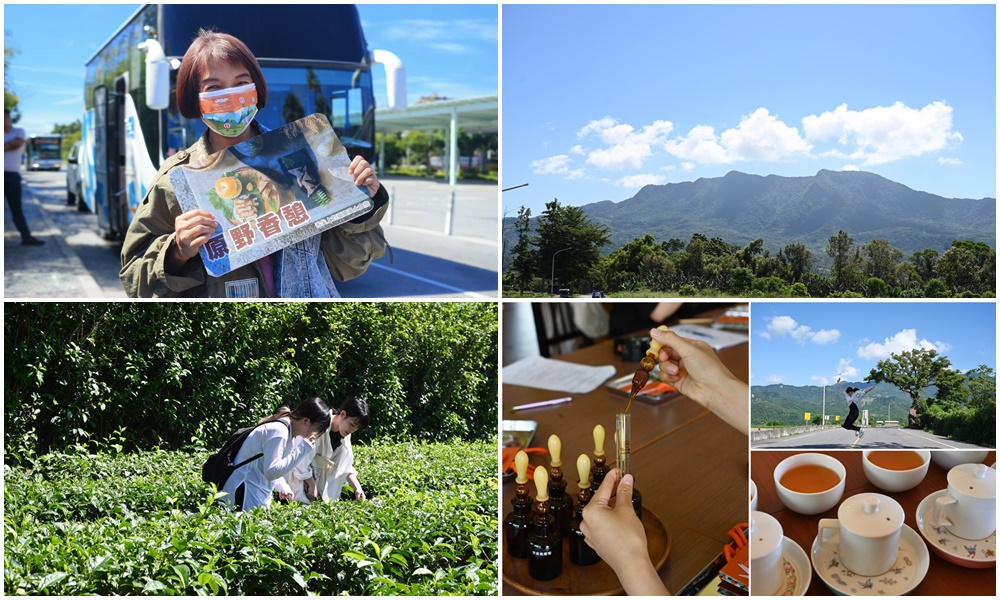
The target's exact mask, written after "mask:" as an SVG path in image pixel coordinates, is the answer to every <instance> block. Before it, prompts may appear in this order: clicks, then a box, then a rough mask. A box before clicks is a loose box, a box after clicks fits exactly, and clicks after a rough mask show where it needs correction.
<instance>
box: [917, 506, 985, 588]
mask: <svg viewBox="0 0 1000 600" xmlns="http://www.w3.org/2000/svg"><path fill="white" fill-rule="evenodd" d="M947 494H948V490H938V491H936V492H934V493H933V494H931V495H930V496H927V497H926V498H924V499H923V500H921V501H920V505H919V506H918V507H917V529H918V530H920V535H922V536H924V539H925V540H927V545H928V546H930V549H931V551H932V552H934V554H937V555H938V556H940V557H941V558H943V559H945V560H946V561H948V562H951V563H955V564H956V565H959V566H962V567H968V568H970V569H992V568H994V567H996V565H997V534H996V531H994V532H993V533H992V534H991V535H990V536H989V537H988V538H986V539H984V540H965V539H962V538H960V537H958V536H957V535H954V534H953V533H951V532H950V531H948V530H947V529H945V528H944V527H941V526H939V525H938V524H937V523H936V522H934V502H935V501H936V500H937V499H938V498H939V497H941V496H944V495H947Z"/></svg>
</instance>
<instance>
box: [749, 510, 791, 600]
mask: <svg viewBox="0 0 1000 600" xmlns="http://www.w3.org/2000/svg"><path fill="white" fill-rule="evenodd" d="M784 537H785V534H784V531H783V530H782V529H781V523H779V522H778V520H777V519H775V518H774V517H772V516H771V515H769V514H767V513H763V512H760V511H756V510H754V511H751V512H750V587H751V590H750V591H751V593H752V594H753V595H755V596H773V595H774V594H775V592H777V591H778V589H780V588H781V582H782V580H783V579H784V570H783V569H782V568H781V546H782V541H783V540H784Z"/></svg>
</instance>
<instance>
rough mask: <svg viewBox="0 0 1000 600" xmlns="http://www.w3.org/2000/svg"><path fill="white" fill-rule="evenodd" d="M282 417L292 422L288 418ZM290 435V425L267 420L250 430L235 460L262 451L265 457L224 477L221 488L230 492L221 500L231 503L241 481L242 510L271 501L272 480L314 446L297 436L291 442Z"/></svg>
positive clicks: (307, 454)
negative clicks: (223, 483) (242, 488)
mask: <svg viewBox="0 0 1000 600" xmlns="http://www.w3.org/2000/svg"><path fill="white" fill-rule="evenodd" d="M281 420H282V421H287V422H289V423H290V422H291V421H290V420H289V419H288V417H283V418H282V419H281ZM290 437H291V436H290V435H289V427H287V426H285V425H283V424H281V423H266V424H264V425H261V426H260V427H258V428H257V429H254V430H253V431H251V432H250V435H248V436H247V439H246V441H244V442H243V446H242V447H241V448H240V451H239V452H237V453H236V460H235V462H237V463H238V462H241V461H244V460H246V459H248V458H250V457H251V456H254V455H256V454H258V453H261V452H263V453H264V456H262V457H260V458H258V459H256V460H252V461H250V462H249V463H247V464H245V465H243V466H242V467H240V468H239V469H236V470H235V471H233V474H232V475H230V476H229V479H227V480H226V484H225V485H223V486H222V491H224V492H226V493H227V494H229V495H228V496H226V497H225V498H224V499H225V501H226V502H227V503H228V504H229V505H230V506H233V500H234V499H235V497H236V490H237V488H239V486H240V485H241V484H245V486H246V487H245V489H244V491H243V510H245V511H246V510H250V509H252V508H256V507H258V506H267V505H269V504H270V503H271V493H272V491H273V490H274V481H275V480H277V479H279V478H280V477H282V476H283V475H285V474H287V473H289V472H290V471H292V470H293V469H294V468H295V467H296V466H297V465H298V464H299V463H300V462H301V461H303V460H305V459H306V458H307V457H308V456H309V454H310V452H311V451H312V449H313V446H312V444H310V443H309V442H308V441H306V440H305V439H304V438H301V437H296V438H295V441H294V443H293V442H292V440H291V439H290Z"/></svg>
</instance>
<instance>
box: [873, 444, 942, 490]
mask: <svg viewBox="0 0 1000 600" xmlns="http://www.w3.org/2000/svg"><path fill="white" fill-rule="evenodd" d="M872 452H873V450H865V451H864V452H863V453H862V455H861V465H862V467H863V469H864V472H865V477H867V478H868V481H870V482H871V484H872V485H874V486H875V487H877V488H878V489H880V490H883V491H886V492H905V491H906V490H910V489H913V488H915V487H917V486H918V485H920V482H921V481H923V480H924V477H925V476H926V475H927V470H928V469H929V468H930V465H931V462H930V460H931V453H930V450H908V452H916V453H917V454H919V455H920V458H922V459H923V461H924V462H923V464H922V465H920V466H919V467H915V468H913V469H907V470H905V471H901V470H896V469H886V468H885V467H880V466H878V465H876V464H875V463H873V462H871V461H870V460H869V459H868V455H869V454H871V453H872ZM875 452H877V450H876V451H875ZM883 452H887V451H883Z"/></svg>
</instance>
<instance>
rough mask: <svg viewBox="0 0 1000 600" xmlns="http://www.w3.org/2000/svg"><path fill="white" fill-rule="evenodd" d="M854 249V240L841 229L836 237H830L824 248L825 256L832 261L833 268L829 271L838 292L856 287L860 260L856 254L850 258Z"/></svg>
mask: <svg viewBox="0 0 1000 600" xmlns="http://www.w3.org/2000/svg"><path fill="white" fill-rule="evenodd" d="M853 249H854V238H852V237H851V236H850V235H848V233H847V232H846V231H844V230H843V229H841V230H840V231H839V232H837V235H832V236H830V240H829V243H828V244H827V246H826V253H827V255H828V256H829V257H830V258H832V259H833V268H832V269H831V271H830V276H831V279H833V282H834V285H835V286H836V288H837V289H838V290H840V291H847V290H852V289H854V288H855V287H856V285H857V283H858V279H859V278H860V273H858V272H857V271H856V265H857V262H858V261H859V260H860V259H859V258H858V255H857V253H854V256H853V257H852V250H853Z"/></svg>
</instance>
